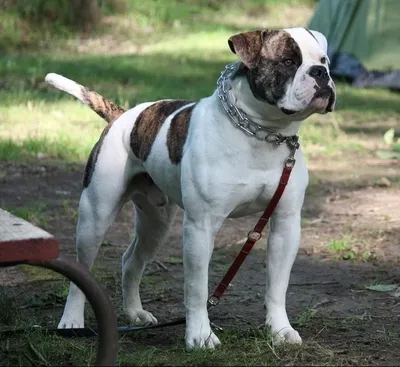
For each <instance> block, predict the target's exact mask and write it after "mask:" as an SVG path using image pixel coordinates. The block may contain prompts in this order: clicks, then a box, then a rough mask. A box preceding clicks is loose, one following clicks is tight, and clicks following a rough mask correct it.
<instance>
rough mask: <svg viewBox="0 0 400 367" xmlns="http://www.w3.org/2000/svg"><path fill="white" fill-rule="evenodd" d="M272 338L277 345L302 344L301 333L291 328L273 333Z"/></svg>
mask: <svg viewBox="0 0 400 367" xmlns="http://www.w3.org/2000/svg"><path fill="white" fill-rule="evenodd" d="M272 338H273V342H274V344H275V345H280V344H283V343H290V344H299V345H300V344H301V343H302V340H301V337H300V335H299V333H298V332H297V331H296V330H294V329H293V328H292V327H291V326H290V327H285V328H282V329H281V330H278V331H275V332H274V331H272Z"/></svg>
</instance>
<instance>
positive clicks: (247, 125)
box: [217, 62, 300, 164]
mask: <svg viewBox="0 0 400 367" xmlns="http://www.w3.org/2000/svg"><path fill="white" fill-rule="evenodd" d="M239 65H240V63H239V62H235V63H232V64H228V65H226V66H225V70H224V71H222V72H221V76H220V77H219V78H218V80H217V89H218V98H219V99H220V101H221V104H222V107H223V108H224V110H225V111H226V113H227V114H228V116H229V117H230V119H231V120H232V122H233V123H234V125H235V126H236V127H238V128H240V129H241V130H243V131H244V132H245V133H246V134H247V135H250V136H254V137H255V138H256V139H258V140H263V141H266V142H268V143H272V144H276V145H281V144H283V143H287V145H288V147H289V149H290V152H291V154H290V156H289V157H288V159H287V163H288V160H290V161H291V162H293V163H292V164H294V153H295V152H296V149H297V148H298V147H299V146H300V145H299V136H298V135H292V136H284V135H282V134H280V133H278V132H275V131H273V130H270V129H268V128H266V127H264V126H261V125H259V124H257V123H256V122H254V121H252V120H250V119H249V117H247V115H246V113H245V112H244V111H243V110H241V109H240V108H238V107H237V106H235V105H234V104H233V103H232V102H231V101H230V98H229V93H228V92H229V90H230V89H231V88H232V87H231V84H230V80H231V78H232V77H233V76H234V75H235V74H236V73H237V71H238V70H239Z"/></svg>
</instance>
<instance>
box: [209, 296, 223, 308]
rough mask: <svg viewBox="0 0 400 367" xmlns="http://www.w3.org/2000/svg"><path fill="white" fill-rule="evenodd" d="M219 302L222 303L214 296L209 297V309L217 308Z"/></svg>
mask: <svg viewBox="0 0 400 367" xmlns="http://www.w3.org/2000/svg"><path fill="white" fill-rule="evenodd" d="M219 301H220V299H219V298H217V297H216V296H214V295H211V296H210V297H208V300H207V309H210V308H211V307H215V306H217V305H218V303H219Z"/></svg>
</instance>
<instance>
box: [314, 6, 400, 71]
mask: <svg viewBox="0 0 400 367" xmlns="http://www.w3.org/2000/svg"><path fill="white" fill-rule="evenodd" d="M309 28H310V29H313V30H317V31H320V32H322V33H323V34H324V35H325V36H326V37H327V39H328V43H329V47H330V54H334V53H335V52H339V53H347V54H350V55H353V56H355V57H356V58H357V59H358V60H359V61H360V62H361V63H362V64H363V65H364V66H366V67H367V69H377V70H388V69H389V70H390V69H398V68H399V65H400V47H399V46H400V0H320V1H319V3H318V6H317V8H316V10H315V13H314V15H313V18H312V19H311V21H310V24H309Z"/></svg>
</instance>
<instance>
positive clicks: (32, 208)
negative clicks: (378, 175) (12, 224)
mask: <svg viewBox="0 0 400 367" xmlns="http://www.w3.org/2000/svg"><path fill="white" fill-rule="evenodd" d="M4 210H6V211H8V212H10V213H11V214H14V215H15V216H17V217H20V218H22V219H25V220H26V221H28V222H31V223H32V224H34V225H36V226H39V227H43V226H46V224H47V222H48V219H49V217H48V215H47V214H46V205H45V204H44V203H40V202H39V203H34V204H30V205H26V206H21V207H18V208H4Z"/></svg>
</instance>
